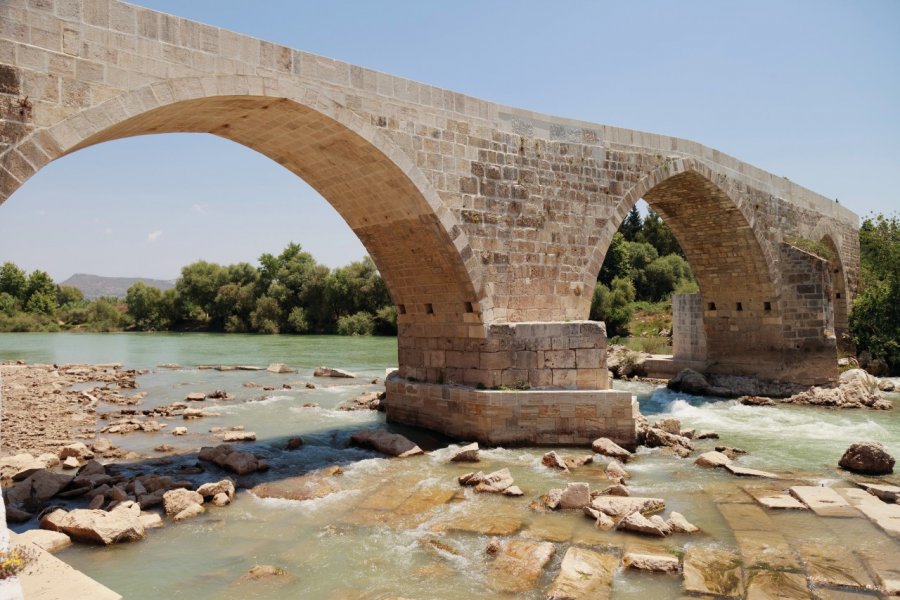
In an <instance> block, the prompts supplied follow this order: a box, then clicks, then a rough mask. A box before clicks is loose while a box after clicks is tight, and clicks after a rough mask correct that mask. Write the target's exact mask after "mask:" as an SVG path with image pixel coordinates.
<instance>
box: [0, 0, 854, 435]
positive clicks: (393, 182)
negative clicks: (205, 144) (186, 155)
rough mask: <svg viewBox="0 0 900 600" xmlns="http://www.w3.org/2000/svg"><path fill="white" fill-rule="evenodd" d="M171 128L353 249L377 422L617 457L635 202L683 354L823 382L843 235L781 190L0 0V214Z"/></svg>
mask: <svg viewBox="0 0 900 600" xmlns="http://www.w3.org/2000/svg"><path fill="white" fill-rule="evenodd" d="M168 132H197V133H211V134H213V135H217V136H220V137H224V138H227V139H229V140H233V141H235V142H237V143H239V144H243V145H245V146H248V147H250V148H253V149H254V150H256V151H258V152H260V153H262V154H264V155H266V156H268V157H269V158H271V159H272V160H275V161H277V162H278V163H280V164H281V165H283V166H284V167H285V168H286V169H289V170H290V171H292V172H293V173H295V174H297V175H298V176H299V177H301V178H303V179H304V180H305V181H307V182H308V183H309V184H310V185H312V186H313V187H314V188H315V189H316V190H318V192H319V193H321V195H322V196H323V197H324V198H325V199H326V200H327V201H328V202H330V203H331V205H332V206H334V208H335V209H336V210H337V211H338V212H339V213H340V214H341V216H342V217H343V218H344V220H345V221H346V222H347V224H348V225H349V226H350V227H351V228H352V229H353V231H354V232H355V233H356V235H357V236H359V238H360V240H362V242H363V244H364V245H365V247H366V248H367V250H368V252H369V253H370V254H371V256H372V258H373V259H374V261H375V263H376V264H377V265H378V268H379V270H380V271H381V274H382V276H383V277H384V279H385V281H386V283H387V285H388V288H389V290H390V293H391V297H392V299H393V301H394V302H395V303H396V305H397V310H398V314H399V357H398V358H399V366H400V369H399V373H397V374H396V375H394V376H393V377H392V378H391V379H390V380H389V382H388V392H389V398H388V402H387V405H388V416H389V418H392V419H394V420H397V421H402V422H406V423H412V424H418V425H424V426H426V427H431V428H432V429H437V430H441V431H444V432H446V433H450V434H452V435H458V436H462V437H469V438H479V439H483V440H487V441H497V442H504V443H509V442H515V441H523V442H524V441H531V442H560V443H567V442H572V441H578V440H584V439H590V438H593V437H596V435H597V434H598V432H600V431H606V432H608V433H609V434H610V435H612V436H613V437H616V438H617V439H620V440H623V441H625V442H628V441H629V439H630V437H631V436H633V420H634V416H635V414H636V413H635V410H636V409H635V408H634V403H633V401H632V398H631V396H630V395H629V394H625V393H621V392H613V391H609V390H607V388H608V387H609V380H608V376H607V370H606V336H605V331H604V327H603V325H602V324H601V323H596V322H590V321H586V320H585V319H587V318H588V314H589V308H590V302H591V295H592V290H593V288H594V285H595V282H596V280H597V275H598V272H599V271H600V267H601V265H602V263H603V259H604V255H605V253H606V250H607V247H608V245H609V244H610V241H611V239H612V236H613V233H615V232H616V230H617V229H618V227H619V225H620V224H621V222H622V220H623V219H624V217H625V215H626V214H627V213H628V211H629V209H630V208H631V207H632V206H633V205H634V204H635V202H637V201H638V200H639V199H641V198H643V199H645V200H646V201H647V202H648V203H649V204H650V206H652V207H653V209H654V210H656V211H657V212H658V213H659V214H660V215H661V216H662V217H663V218H664V219H665V221H666V223H667V224H668V225H669V226H670V227H671V229H672V231H673V232H674V234H675V235H676V237H677V239H678V241H679V243H680V244H681V246H682V248H683V249H684V251H685V254H686V255H687V258H688V261H689V262H690V264H691V266H692V268H693V270H694V273H695V275H696V277H697V280H698V282H699V287H700V290H701V291H700V294H699V295H698V296H697V297H696V298H695V299H694V301H693V302H692V303H689V304H690V307H689V308H690V309H691V312H689V314H688V313H686V314H687V316H685V315H679V316H678V318H679V320H678V322H679V323H682V324H684V323H688V324H689V325H688V329H689V330H691V331H682V332H681V334H680V335H681V337H682V338H683V337H684V335H686V334H688V333H690V334H691V335H693V337H692V338H691V339H690V340H689V343H684V340H683V339H682V341H681V342H679V343H677V344H676V347H677V348H679V349H680V350H679V351H680V352H681V353H682V354H683V356H681V357H680V358H683V359H686V360H689V361H691V364H697V365H700V366H702V368H703V369H705V370H706V371H707V372H711V373H727V374H738V375H749V376H754V377H759V378H761V379H764V380H770V381H779V382H795V383H802V384H811V383H821V382H823V381H827V380H829V379H832V378H833V377H834V376H835V375H836V361H835V339H836V337H838V338H839V337H840V335H841V334H842V332H843V331H844V330H845V329H846V323H847V311H848V307H849V303H850V300H851V297H852V295H853V292H854V290H855V289H856V282H857V276H858V264H859V256H858V255H859V251H858V240H857V224H858V219H857V217H856V215H854V214H853V213H852V212H850V211H849V210H847V209H845V208H843V207H842V206H840V205H838V204H836V203H835V202H833V201H831V200H829V199H827V198H823V197H822V196H819V195H817V194H815V193H813V192H811V191H809V190H807V189H804V188H802V187H800V186H798V185H795V184H794V183H792V182H791V181H789V180H788V179H786V178H784V177H779V176H775V175H772V174H770V173H767V172H765V171H762V170H760V169H758V168H755V167H753V166H751V165H748V164H746V163H743V162H741V161H739V160H736V159H734V158H732V157H730V156H727V155H725V154H722V153H721V152H719V151H717V150H714V149H711V148H707V147H705V146H702V145H701V144H698V143H696V142H691V141H688V140H683V139H677V138H672V137H667V136H663V135H656V134H652V133H645V132H639V131H632V130H628V129H620V128H615V127H609V126H605V125H597V124H594V123H585V122H581V121H573V120H570V119H564V118H559V117H554V116H549V115H543V114H537V113H533V112H529V111H527V110H522V109H518V108H512V107H508V106H502V105H498V104H493V103H491V102H486V101H484V100H480V99H478V98H473V97H470V96H466V95H463V94H459V93H456V92H452V91H450V90H443V89H439V88H436V87H433V86H430V85H426V84H422V83H417V82H415V81H409V80H406V79H402V78H399V77H394V76H391V75H387V74H385V73H379V72H376V71H372V70H369V69H365V68H362V67H357V66H354V65H350V64H347V63H343V62H339V61H336V60H332V59H329V58H325V57H322V56H315V55H312V54H308V53H305V52H302V51H299V50H293V49H291V48H287V47H284V46H279V45H277V44H273V43H269V42H265V41H262V40H258V39H254V38H251V37H247V36H243V35H239V34H236V33H232V32H230V31H225V30H223V29H219V28H216V27H212V26H209V25H204V24H202V23H197V22H193V21H189V20H185V19H181V18H178V17H174V16H170V15H167V14H162V13H159V12H154V11H152V10H147V9H144V8H140V7H137V6H133V5H129V4H124V3H121V2H117V1H116V0H3V2H2V3H0V202H2V201H3V200H5V199H6V198H8V197H9V196H10V195H11V194H13V193H14V192H15V191H16V189H17V188H18V187H19V186H21V185H22V184H23V183H24V182H25V181H26V180H27V179H28V178H29V177H31V176H32V175H33V174H34V173H36V172H37V171H38V170H39V169H40V168H41V167H43V166H44V165H46V164H47V163H48V162H50V161H52V160H55V159H58V158H60V157H62V156H65V155H67V154H70V153H72V152H75V151H77V150H79V149H81V148H85V147H88V146H91V145H94V144H99V143H102V142H106V141H109V140H115V139H119V138H125V137H131V136H137V135H146V134H153V133H168ZM797 239H807V240H815V241H824V242H825V243H827V244H828V245H829V246H830V247H831V249H832V257H831V260H830V261H828V262H826V261H825V260H822V259H820V258H818V257H816V256H813V255H811V254H808V253H806V252H804V251H801V250H799V249H798V248H796V247H795V246H794V245H792V244H791V242H792V241H794V242H796V240H797ZM676 304H677V305H678V306H681V305H682V304H683V303H681V302H678V303H676ZM698 340H699V341H698ZM678 358H679V356H676V359H678ZM497 387H501V388H503V389H501V390H496V389H495V390H491V388H497ZM506 387H509V388H529V390H527V391H504V389H505V388H506ZM629 432H630V433H629Z"/></svg>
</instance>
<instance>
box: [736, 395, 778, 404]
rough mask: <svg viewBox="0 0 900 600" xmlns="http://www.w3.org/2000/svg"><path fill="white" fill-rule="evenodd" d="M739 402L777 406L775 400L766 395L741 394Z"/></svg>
mask: <svg viewBox="0 0 900 600" xmlns="http://www.w3.org/2000/svg"><path fill="white" fill-rule="evenodd" d="M738 402H740V403H741V404H743V405H745V406H775V402H774V401H773V400H772V399H771V398H766V397H765V396H741V397H740V398H738Z"/></svg>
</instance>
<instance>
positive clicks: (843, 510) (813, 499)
mask: <svg viewBox="0 0 900 600" xmlns="http://www.w3.org/2000/svg"><path fill="white" fill-rule="evenodd" d="M790 493H791V496H793V497H795V498H797V499H798V500H800V501H801V502H803V504H805V505H807V506H808V507H809V508H810V510H812V511H813V512H814V513H816V514H817V515H819V516H820V517H858V516H859V513H858V512H857V511H856V510H854V509H853V507H852V506H850V505H849V504H848V503H847V501H846V500H844V499H843V498H842V497H841V495H840V494H838V493H837V492H836V491H834V489H832V488H829V487H818V486H812V485H797V486H794V487H792V488H791V489H790Z"/></svg>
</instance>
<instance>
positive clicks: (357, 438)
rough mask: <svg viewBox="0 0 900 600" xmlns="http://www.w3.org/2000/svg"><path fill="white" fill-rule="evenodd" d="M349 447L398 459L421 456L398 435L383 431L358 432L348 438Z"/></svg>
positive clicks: (407, 441) (414, 447)
mask: <svg viewBox="0 0 900 600" xmlns="http://www.w3.org/2000/svg"><path fill="white" fill-rule="evenodd" d="M350 445H351V446H359V447H362V448H371V449H373V450H377V451H378V452H382V453H384V454H388V455H390V456H396V457H398V458H406V457H408V456H415V455H417V454H423V452H422V449H421V448H419V447H418V446H417V445H416V444H414V443H412V442H411V441H409V440H408V439H406V438H405V437H403V436H402V435H400V434H399V433H388V432H387V431H385V430H384V429H369V430H366V431H358V432H356V433H354V434H353V435H352V436H351V437H350Z"/></svg>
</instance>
